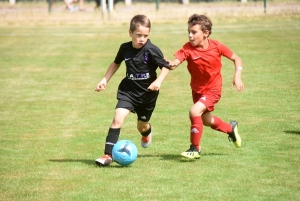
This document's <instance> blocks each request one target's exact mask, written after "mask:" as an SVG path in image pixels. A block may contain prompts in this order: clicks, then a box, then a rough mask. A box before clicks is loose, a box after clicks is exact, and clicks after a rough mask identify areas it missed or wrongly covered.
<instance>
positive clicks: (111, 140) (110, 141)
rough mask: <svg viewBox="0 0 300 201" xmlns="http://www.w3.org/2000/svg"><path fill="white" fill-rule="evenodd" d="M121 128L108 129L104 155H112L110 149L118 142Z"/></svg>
mask: <svg viewBox="0 0 300 201" xmlns="http://www.w3.org/2000/svg"><path fill="white" fill-rule="evenodd" d="M120 130H121V128H109V131H108V134H107V137H106V143H105V150H104V154H109V155H112V149H113V147H114V145H115V144H116V143H117V142H118V139H119V135H120Z"/></svg>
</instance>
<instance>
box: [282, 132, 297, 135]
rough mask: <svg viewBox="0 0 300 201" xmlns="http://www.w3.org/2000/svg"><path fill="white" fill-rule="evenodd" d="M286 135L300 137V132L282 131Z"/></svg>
mask: <svg viewBox="0 0 300 201" xmlns="http://www.w3.org/2000/svg"><path fill="white" fill-rule="evenodd" d="M283 132H285V133H286V134H294V135H300V131H283Z"/></svg>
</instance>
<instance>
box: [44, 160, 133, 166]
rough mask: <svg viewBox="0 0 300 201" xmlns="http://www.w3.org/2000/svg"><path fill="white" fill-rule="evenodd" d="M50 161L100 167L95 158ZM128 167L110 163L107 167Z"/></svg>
mask: <svg viewBox="0 0 300 201" xmlns="http://www.w3.org/2000/svg"><path fill="white" fill-rule="evenodd" d="M49 161H50V162H55V163H84V164H87V165H90V166H94V167H99V166H97V165H96V163H95V160H87V159H50V160H49ZM114 164H115V163H114ZM128 167H130V166H121V165H117V164H116V165H110V166H108V167H105V168H128Z"/></svg>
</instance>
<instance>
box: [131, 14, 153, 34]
mask: <svg viewBox="0 0 300 201" xmlns="http://www.w3.org/2000/svg"><path fill="white" fill-rule="evenodd" d="M138 26H143V27H147V28H149V29H151V22H150V20H149V19H148V17H147V16H145V15H136V16H134V17H133V18H132V19H131V21H130V31H131V32H134V31H135V30H136V28H137V27H138Z"/></svg>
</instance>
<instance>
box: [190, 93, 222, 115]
mask: <svg viewBox="0 0 300 201" xmlns="http://www.w3.org/2000/svg"><path fill="white" fill-rule="evenodd" d="M192 96H193V101H194V103H196V102H198V101H199V102H201V103H203V104H204V105H205V106H206V108H207V110H208V112H211V111H214V109H215V105H216V104H217V103H218V102H219V100H220V99H221V94H214V93H207V94H198V93H196V92H194V91H192Z"/></svg>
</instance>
